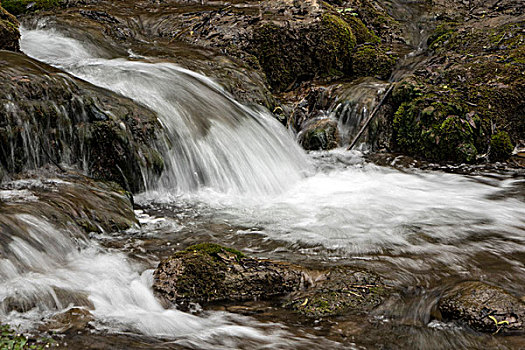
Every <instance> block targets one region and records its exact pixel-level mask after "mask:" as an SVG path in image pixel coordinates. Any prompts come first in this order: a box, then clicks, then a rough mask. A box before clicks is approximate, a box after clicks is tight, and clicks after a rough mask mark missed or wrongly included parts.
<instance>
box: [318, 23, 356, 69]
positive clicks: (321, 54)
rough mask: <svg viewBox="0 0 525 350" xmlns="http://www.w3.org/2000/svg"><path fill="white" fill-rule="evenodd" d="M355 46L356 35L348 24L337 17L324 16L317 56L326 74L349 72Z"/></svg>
mask: <svg viewBox="0 0 525 350" xmlns="http://www.w3.org/2000/svg"><path fill="white" fill-rule="evenodd" d="M355 45H356V38H355V35H354V33H353V31H352V27H351V26H350V25H349V24H348V23H347V22H345V21H344V20H343V19H341V18H340V17H338V16H335V15H331V14H324V15H323V17H322V19H321V28H320V38H319V42H318V43H317V48H316V54H317V57H318V60H319V64H320V65H322V67H324V69H325V70H326V71H325V73H328V74H329V75H332V74H331V73H334V72H342V73H345V72H349V70H350V64H351V62H350V53H351V51H352V49H353V48H354V47H355ZM336 74H337V73H336Z"/></svg>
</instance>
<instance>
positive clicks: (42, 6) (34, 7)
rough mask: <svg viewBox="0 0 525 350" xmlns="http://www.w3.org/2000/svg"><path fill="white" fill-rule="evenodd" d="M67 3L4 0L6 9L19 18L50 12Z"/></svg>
mask: <svg viewBox="0 0 525 350" xmlns="http://www.w3.org/2000/svg"><path fill="white" fill-rule="evenodd" d="M64 3H65V0H3V1H2V5H3V6H4V8H5V9H6V10H7V11H9V12H11V13H12V14H13V15H15V16H18V15H22V14H24V13H29V12H34V11H40V10H50V9H52V8H55V7H59V6H61V5H62V4H64Z"/></svg>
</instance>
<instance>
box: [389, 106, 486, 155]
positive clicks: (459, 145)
mask: <svg viewBox="0 0 525 350" xmlns="http://www.w3.org/2000/svg"><path fill="white" fill-rule="evenodd" d="M393 129H394V138H395V144H396V148H397V149H398V150H400V151H402V152H404V153H406V154H409V155H415V156H419V157H422V158H424V159H428V160H432V161H455V162H473V161H475V160H476V156H477V155H478V153H479V152H478V150H477V148H476V144H477V143H480V142H481V140H482V139H483V135H484V133H483V127H482V123H481V120H480V118H479V117H478V116H477V115H476V114H474V113H470V112H467V110H465V109H464V107H463V106H461V105H456V104H452V103H448V102H443V101H439V100H437V99H435V98H432V97H431V96H424V97H420V98H417V99H415V100H413V101H411V102H405V103H403V104H401V106H400V107H399V108H398V110H397V112H396V113H395V115H394V122H393Z"/></svg>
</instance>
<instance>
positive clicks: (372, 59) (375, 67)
mask: <svg viewBox="0 0 525 350" xmlns="http://www.w3.org/2000/svg"><path fill="white" fill-rule="evenodd" d="M395 63H396V58H395V57H393V56H392V55H389V54H387V53H386V52H385V51H384V49H383V48H381V47H380V46H376V45H364V46H361V47H359V48H357V50H356V51H355V52H354V53H353V54H352V70H353V72H354V75H356V76H360V77H361V76H375V77H378V78H380V79H388V77H389V76H390V74H391V73H392V69H393V68H394V65H395Z"/></svg>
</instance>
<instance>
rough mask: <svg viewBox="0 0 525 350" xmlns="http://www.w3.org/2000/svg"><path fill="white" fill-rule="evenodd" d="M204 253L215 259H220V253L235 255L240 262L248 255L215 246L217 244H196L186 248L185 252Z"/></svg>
mask: <svg viewBox="0 0 525 350" xmlns="http://www.w3.org/2000/svg"><path fill="white" fill-rule="evenodd" d="M197 251H198V252H203V253H206V254H208V255H210V256H213V257H218V255H217V254H219V253H224V252H228V253H232V254H234V255H235V256H236V257H237V260H240V259H242V258H244V257H246V255H244V254H243V253H242V252H241V251H239V250H237V249H233V248H228V247H223V246H221V245H219V244H215V243H200V244H195V245H192V246H190V247H188V248H186V249H185V250H184V252H197Z"/></svg>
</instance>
